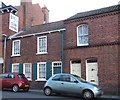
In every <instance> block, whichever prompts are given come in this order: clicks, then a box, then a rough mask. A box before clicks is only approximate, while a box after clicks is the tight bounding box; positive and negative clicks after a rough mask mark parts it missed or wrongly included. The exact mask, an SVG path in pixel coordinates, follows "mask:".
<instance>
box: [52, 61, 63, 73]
mask: <svg viewBox="0 0 120 100" xmlns="http://www.w3.org/2000/svg"><path fill="white" fill-rule="evenodd" d="M55 63H57V64H58V63H59V64H61V66H59V65H57V66H54V64H55ZM54 67H61V73H62V61H54V62H52V75H54V72H53V71H54V70H53V69H54Z"/></svg>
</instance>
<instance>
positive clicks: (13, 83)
mask: <svg viewBox="0 0 120 100" xmlns="http://www.w3.org/2000/svg"><path fill="white" fill-rule="evenodd" d="M0 87H1V88H2V89H12V91H13V92H18V91H19V90H20V89H23V90H24V91H29V88H30V84H29V81H28V80H27V78H26V77H25V75H24V74H19V73H5V74H0Z"/></svg>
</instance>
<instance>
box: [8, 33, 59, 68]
mask: <svg viewBox="0 0 120 100" xmlns="http://www.w3.org/2000/svg"><path fill="white" fill-rule="evenodd" d="M45 36H47V45H48V54H42V55H40V54H39V55H37V54H36V53H37V37H40V35H37V36H31V37H26V38H19V39H20V40H21V56H20V57H11V55H12V43H11V42H12V40H9V42H8V44H7V48H9V50H7V65H6V66H8V65H9V64H12V63H22V64H23V63H36V62H52V61H61V34H60V33H59V32H56V33H50V34H45ZM19 39H18V40H19ZM56 43H57V44H56ZM6 70H7V69H6Z"/></svg>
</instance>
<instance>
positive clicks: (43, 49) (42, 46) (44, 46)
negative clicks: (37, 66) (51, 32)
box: [39, 37, 47, 52]
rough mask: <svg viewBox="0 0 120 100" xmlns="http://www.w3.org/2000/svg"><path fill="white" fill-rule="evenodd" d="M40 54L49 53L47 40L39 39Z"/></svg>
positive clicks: (44, 38)
mask: <svg viewBox="0 0 120 100" xmlns="http://www.w3.org/2000/svg"><path fill="white" fill-rule="evenodd" d="M39 52H47V38H46V37H43V38H39Z"/></svg>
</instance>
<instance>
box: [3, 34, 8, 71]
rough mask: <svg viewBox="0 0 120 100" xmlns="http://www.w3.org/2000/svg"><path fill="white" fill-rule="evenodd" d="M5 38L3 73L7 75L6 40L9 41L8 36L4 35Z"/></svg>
mask: <svg viewBox="0 0 120 100" xmlns="http://www.w3.org/2000/svg"><path fill="white" fill-rule="evenodd" d="M3 36H4V56H3V58H4V63H3V73H5V61H6V40H7V35H6V34H3Z"/></svg>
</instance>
